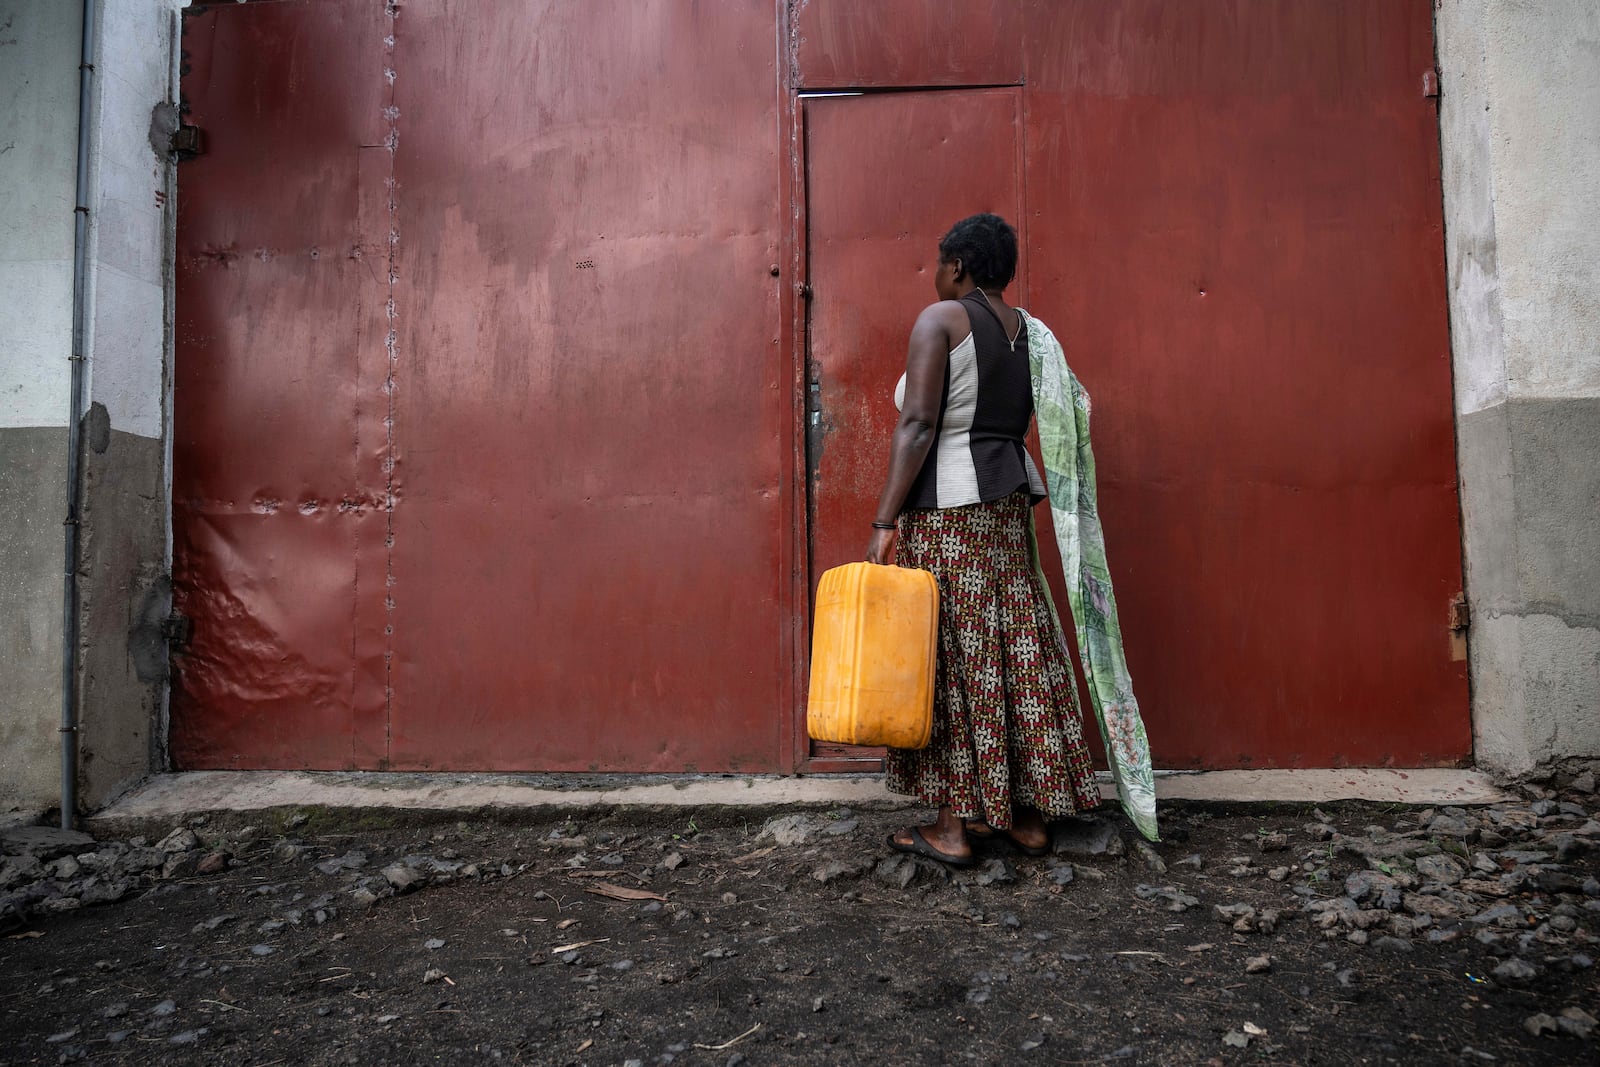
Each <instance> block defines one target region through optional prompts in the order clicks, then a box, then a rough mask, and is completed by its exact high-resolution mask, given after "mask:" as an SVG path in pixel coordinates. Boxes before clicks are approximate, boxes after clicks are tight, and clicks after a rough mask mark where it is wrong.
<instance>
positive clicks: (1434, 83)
mask: <svg viewBox="0 0 1600 1067" xmlns="http://www.w3.org/2000/svg"><path fill="white" fill-rule="evenodd" d="M1422 95H1423V96H1426V97H1428V98H1430V99H1433V100H1437V99H1439V72H1438V71H1436V70H1425V71H1423V72H1422Z"/></svg>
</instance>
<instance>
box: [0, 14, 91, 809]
mask: <svg viewBox="0 0 1600 1067" xmlns="http://www.w3.org/2000/svg"><path fill="white" fill-rule="evenodd" d="M78 38H79V21H78V9H77V6H76V5H74V4H61V3H56V2H54V0H0V294H3V296H0V810H4V809H10V808H15V807H18V806H22V807H45V806H47V805H48V804H49V803H50V802H51V800H52V798H53V797H54V796H55V795H56V782H57V778H58V774H57V767H58V765H59V764H58V759H57V752H58V750H59V735H58V734H57V732H56V728H57V725H58V720H59V718H60V714H61V587H62V562H63V558H64V557H63V554H62V537H61V520H62V518H63V517H64V516H65V515H66V499H67V498H66V484H67V482H66V478H67V474H66V472H67V430H66V423H67V398H68V380H69V374H70V367H71V364H70V362H69V360H68V357H69V356H70V355H71V354H72V226H73V218H72V206H73V205H72V187H73V172H74V162H75V153H76V136H77V128H78V43H79V41H78Z"/></svg>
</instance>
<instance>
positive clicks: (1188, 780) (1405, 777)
mask: <svg viewBox="0 0 1600 1067" xmlns="http://www.w3.org/2000/svg"><path fill="white" fill-rule="evenodd" d="M1100 791H1101V793H1102V795H1104V796H1105V797H1107V798H1108V799H1109V798H1111V797H1113V796H1114V795H1115V792H1114V789H1113V788H1112V785H1111V783H1110V781H1109V780H1107V779H1106V778H1105V777H1104V776H1103V775H1102V779H1101V784H1100ZM1156 797H1157V799H1158V800H1198V801H1219V802H1229V803H1250V802H1267V801H1274V802H1291V803H1327V802H1331V801H1336V800H1366V801H1375V802H1380V803H1394V804H1415V805H1446V804H1461V805H1474V804H1493V803H1497V802H1500V801H1505V800H1511V799H1513V797H1512V796H1511V795H1510V794H1509V793H1506V792H1505V791H1503V790H1502V789H1500V788H1499V787H1498V786H1497V785H1495V783H1494V781H1493V780H1492V779H1491V778H1490V777H1489V776H1488V775H1487V774H1484V773H1483V772H1481V771H1475V770H1459V769H1454V768H1431V767H1430V768H1418V769H1407V770H1397V769H1392V768H1363V769H1330V770H1320V769H1318V770H1258V771H1193V772H1189V771H1179V772H1164V771H1158V772H1157V773H1156ZM916 803H917V801H916V800H915V799H914V798H910V797H903V796H899V795H896V794H894V793H890V792H889V791H888V790H887V789H885V788H884V786H883V779H882V777H881V776H879V775H813V776H808V777H781V776H777V775H771V776H769V775H643V774H640V775H595V774H453V773H433V772H373V771H182V772H177V773H173V774H162V775H157V776H156V777H154V778H151V779H149V780H148V781H146V782H144V783H143V784H141V785H139V786H137V787H136V788H134V789H133V790H132V791H130V792H129V793H127V794H125V795H124V796H123V797H121V798H120V799H118V800H117V801H116V802H114V803H113V804H111V805H110V806H109V807H107V808H105V809H104V810H102V811H100V812H98V813H96V814H95V815H94V816H92V817H91V821H93V820H94V819H142V818H155V817H164V816H176V815H186V814H191V813H197V812H202V811H259V810H263V809H266V808H285V807H328V808H350V809H359V808H398V809H414V810H429V811H456V810H460V811H472V810H477V809H482V808H505V809H539V808H551V809H558V810H582V809H594V808H616V807H641V808H656V807H672V808H705V807H753V808H754V807H763V808H793V807H828V806H843V807H851V808H894V807H909V806H914V805H916Z"/></svg>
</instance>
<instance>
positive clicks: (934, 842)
mask: <svg viewBox="0 0 1600 1067" xmlns="http://www.w3.org/2000/svg"><path fill="white" fill-rule="evenodd" d="M888 844H889V847H890V848H892V849H894V850H895V851H896V852H909V853H911V854H913V855H917V856H926V857H928V858H929V859H932V860H938V861H939V862H940V863H948V864H949V865H950V866H952V867H966V866H970V865H971V863H972V844H971V843H970V842H969V841H968V840H967V831H966V826H965V824H964V823H963V822H962V820H960V819H958V818H956V817H955V816H954V815H953V814H951V812H950V809H949V808H940V809H939V817H938V818H937V819H936V820H934V822H933V823H932V824H930V825H928V826H908V827H906V828H904V829H902V830H898V831H896V832H895V833H893V834H890V835H889V841H888Z"/></svg>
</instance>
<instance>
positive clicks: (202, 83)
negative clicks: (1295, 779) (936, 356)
mask: <svg viewBox="0 0 1600 1067" xmlns="http://www.w3.org/2000/svg"><path fill="white" fill-rule="evenodd" d="M790 6H791V5H788V4H785V3H782V2H780V0H745V2H741V3H727V4H718V5H695V4H688V3H680V2H676V0H651V2H623V0H606V2H597V3H590V4H583V5H574V4H564V3H557V2H548V3H534V4H517V5H480V6H476V7H473V8H472V9H470V10H466V9H461V10H450V11H448V12H447V10H446V7H445V5H443V4H442V3H439V2H436V0H410V2H408V3H406V4H404V5H399V6H393V5H385V4H382V3H378V2H376V0H269V2H254V3H249V4H245V5H232V4H229V5H217V6H213V7H209V8H206V9H205V10H204V11H203V12H200V13H198V14H195V15H192V16H190V17H189V18H188V19H186V25H187V30H186V34H185V40H184V47H185V50H186V52H187V54H188V57H189V68H188V70H187V73H186V74H185V77H184V94H185V100H186V102H187V104H188V105H189V107H190V109H191V112H190V115H189V120H190V121H192V122H195V123H196V124H198V125H200V126H202V127H203V128H204V129H205V130H206V134H207V138H208V150H207V153H206V154H205V155H203V156H201V157H199V158H197V159H195V160H192V161H190V162H187V163H185V164H184V165H183V169H182V171H181V173H180V178H181V190H180V191H181V196H180V216H179V262H178V336H177V383H176V410H175V414H174V419H175V460H174V463H175V486H174V524H175V529H176V538H177V543H176V555H177V560H176V575H175V577H176V584H177V588H178V599H179V604H180V607H181V609H182V610H184V611H185V612H187V613H188V614H190V615H191V617H192V618H193V620H194V635H195V636H194V641H193V645H192V646H191V648H190V649H189V650H188V651H187V652H186V653H185V654H184V655H181V656H180V657H179V658H178V661H177V666H178V674H177V684H176V686H175V689H174V700H173V727H172V746H173V753H174V758H175V760H176V761H177V762H178V763H179V765H180V766H189V767H211V766H224V767H226V766H239V767H245V766H254V767H400V768H404V767H448V768H456V769H546V770H571V769H591V768H593V769H628V770H682V769H700V770H734V769H739V770H784V769H792V768H794V767H796V766H806V765H807V764H805V763H804V761H805V760H806V757H807V749H806V746H805V745H804V743H803V721H802V717H801V716H800V715H799V714H798V713H797V709H798V708H799V707H800V706H801V705H800V704H799V699H798V698H799V697H800V695H801V694H800V693H799V685H798V682H799V680H800V679H802V678H803V676H804V642H803V634H804V628H805V622H806V618H805V617H806V603H807V598H806V590H807V588H808V585H809V572H810V570H811V569H812V568H813V567H815V568H820V567H821V566H823V565H826V564H828V563H831V562H834V561H836V560H837V559H842V558H846V557H848V556H849V555H851V554H853V553H854V552H856V551H859V545H858V542H860V541H861V540H862V538H861V533H862V531H861V530H860V529H858V528H857V527H858V526H859V525H860V524H859V522H858V520H859V519H860V518H861V516H864V515H865V514H866V509H869V508H870V507H871V506H872V505H871V498H872V497H873V496H875V494H876V490H877V484H878V479H879V478H880V477H881V474H882V465H883V457H882V456H881V455H880V454H879V452H880V448H881V446H880V444H879V443H878V442H877V441H876V440H875V439H874V438H873V437H872V432H873V431H872V430H871V429H870V428H871V427H872V426H873V425H874V423H875V420H878V419H883V420H885V421H886V420H887V417H888V416H887V412H888V411H892V406H891V405H889V403H888V398H889V395H890V391H891V390H892V388H893V384H894V379H895V377H896V376H897V375H898V373H899V368H898V366H896V365H895V364H896V363H897V361H898V360H899V359H900V358H901V356H902V355H903V352H904V347H905V343H904V337H905V331H906V330H907V329H908V327H909V323H910V322H911V319H912V317H913V316H914V314H915V312H916V310H917V308H918V307H920V305H921V303H922V302H925V300H926V299H928V296H929V293H930V292H931V289H930V287H929V286H928V285H927V283H926V276H925V275H914V274H913V273H912V272H914V270H915V266H914V265H923V264H925V263H927V261H928V260H929V259H931V257H932V254H933V247H932V243H933V239H934V238H936V236H937V234H938V232H939V231H940V230H941V229H942V228H943V227H944V226H946V225H948V223H949V222H950V221H953V219H954V218H955V217H957V216H959V215H961V214H965V213H967V212H968V211H970V210H978V209H981V208H984V207H999V208H1001V209H1002V210H1004V211H1006V212H1007V213H1009V214H1011V215H1012V216H1013V217H1014V218H1015V219H1016V220H1017V221H1018V222H1019V223H1020V228H1021V230H1022V232H1023V236H1024V241H1025V245H1026V248H1025V252H1024V260H1025V262H1026V264H1027V265H1028V272H1029V273H1028V277H1027V279H1026V283H1027V284H1025V285H1019V288H1018V290H1017V291H1016V292H1017V295H1018V297H1019V299H1021V300H1022V301H1023V302H1024V303H1025V304H1026V305H1027V306H1029V307H1030V309H1031V310H1033V311H1035V312H1036V313H1038V314H1039V315H1041V316H1042V317H1043V318H1044V319H1045V320H1046V321H1048V322H1050V323H1051V324H1052V325H1053V326H1054V327H1055V329H1056V330H1057V332H1058V333H1059V334H1060V335H1061V336H1062V338H1063V340H1064V341H1066V343H1067V345H1068V348H1069V357H1070V358H1071V359H1072V361H1073V364H1074V367H1075V369H1076V370H1077V371H1078V373H1079V374H1080V376H1082V377H1083V379H1084V380H1085V381H1086V383H1087V384H1088V386H1089V388H1090V389H1091V391H1092V392H1093V393H1094V396H1095V399H1096V402H1097V409H1096V410H1097V422H1096V431H1097V446H1098V450H1099V457H1100V466H1101V474H1102V487H1101V489H1102V493H1101V499H1102V508H1103V512H1104V516H1105V523H1106V526H1107V529H1108V536H1109V541H1110V547H1111V556H1112V564H1113V568H1114V572H1115V574H1116V575H1117V579H1118V590H1119V594H1120V600H1121V602H1122V614H1123V622H1124V627H1125V630H1126V635H1127V642H1128V648H1129V657H1130V661H1131V666H1132V668H1133V672H1134V676H1135V678H1136V680H1137V684H1138V687H1139V692H1140V696H1141V699H1142V703H1143V705H1144V707H1145V710H1146V716H1147V720H1148V722H1149V725H1150V736H1151V741H1152V747H1153V749H1154V751H1155V755H1156V758H1157V762H1158V763H1159V764H1163V765H1167V766H1197V765H1205V766H1233V765H1242V764H1255V765H1317V764H1329V763H1345V762H1350V763H1384V762H1397V763H1438V762H1450V761H1455V760H1459V759H1461V758H1464V757H1465V756H1466V755H1467V754H1468V753H1469V751H1470V734H1469V730H1468V717H1467V704H1466V682H1465V672H1464V669H1463V664H1461V663H1460V662H1458V661H1456V660H1454V659H1452V656H1451V644H1450V639H1449V634H1448V632H1447V630H1446V625H1447V608H1448V605H1449V601H1450V599H1451V597H1452V596H1453V595H1454V594H1455V593H1456V592H1457V591H1458V590H1459V589H1460V580H1461V572H1460V554H1459V548H1458V541H1459V537H1458V534H1459V518H1458V513H1457V503H1456V492H1455V475H1454V452H1453V428H1452V421H1451V402H1450V380H1449V360H1448V339H1447V335H1446V331H1445V296H1444V266H1443V251H1442V239H1441V233H1440V230H1441V222H1440V217H1439V213H1440V199H1439V186H1438V182H1439V162H1438V141H1437V117H1436V115H1435V113H1434V110H1433V104H1432V101H1430V100H1429V99H1427V98H1426V97H1424V95H1423V92H1422V86H1423V75H1424V73H1426V72H1427V71H1429V70H1430V69H1431V64H1432V34H1431V24H1430V19H1431V7H1430V5H1429V4H1428V2H1427V0H1351V2H1348V3H1342V4H1337V5H1312V4H1301V3H1296V2H1291V0H1278V2H1274V0H1196V2H1194V3H1186V4H1171V3H1162V2H1157V0H1111V2H1106V0H1093V2H1088V0H1062V2H1046V0H1010V2H1005V3H997V4H992V5H984V6H983V7H982V8H981V9H979V8H977V7H974V6H972V5H958V4H954V3H947V2H942V0H884V2H882V3H875V4H857V3H846V2H843V0H810V2H809V3H806V4H803V5H800V4H796V5H792V6H793V7H794V8H795V9H796V11H795V13H793V14H791V13H790V11H789V10H788V8H789V7H790ZM396 11H398V14H396V13H395V12H396ZM932 87H948V88H949V89H950V91H949V92H939V93H932V92H926V91H923V92H911V93H908V92H904V91H903V90H908V89H917V90H927V89H929V88H932ZM959 87H968V88H959ZM972 87H977V88H972ZM983 87H993V88H983ZM1007 87H1009V88H1007ZM817 90H851V91H855V90H869V91H873V90H895V92H890V93H885V94H884V95H882V96H872V97H845V98H829V99H821V100H809V101H806V102H805V103H804V104H803V105H802V104H801V102H800V101H799V100H798V98H797V95H796V94H797V93H798V92H800V91H817ZM896 100H898V102H895V101H896ZM995 101H1004V102H1005V105H1004V106H1007V107H1009V108H1011V109H1012V113H1013V114H1016V115H1018V116H1019V117H1018V119H1017V121H1016V125H1015V131H1016V139H1015V140H1014V141H1013V142H1012V144H1011V146H1010V149H1009V152H1010V154H1009V158H1010V159H1011V160H1012V161H1013V162H1012V163H1011V164H1008V166H1012V167H1014V168H1015V171H1014V174H1013V176H1012V177H1010V178H1008V179H1007V181H1008V182H1009V183H1010V184H1011V187H1012V191H1011V192H1010V193H1009V194H1006V195H1001V194H1000V193H994V194H990V195H988V196H987V197H984V194H982V193H981V191H979V192H973V191H971V188H969V184H968V183H967V179H968V177H971V174H970V173H969V172H968V171H967V170H964V169H963V167H962V163H961V161H956V162H955V163H953V164H952V163H951V162H950V161H949V160H948V159H944V158H942V157H940V155H939V151H940V149H939V148H938V146H937V145H936V143H935V142H934V140H933V139H932V135H933V134H934V133H935V132H936V131H938V130H939V129H940V126H939V123H945V122H955V123H957V124H959V123H960V122H961V121H962V120H961V118H960V115H961V113H962V110H963V109H964V108H967V107H969V106H970V107H988V106H999V105H997V104H995V103H994V102H995ZM928 108H931V109H932V110H931V111H930V110H927V109H928ZM802 110H804V111H805V122H804V123H802V121H801V112H802ZM890 112H894V113H895V114H896V115H898V116H899V118H898V119H897V120H896V121H893V122H883V121H882V120H881V119H880V118H877V117H874V118H871V119H865V120H860V122H858V120H857V119H855V118H852V117H851V116H857V115H868V114H869V113H871V114H872V115H874V116H879V115H886V114H888V113H890ZM835 118H836V119H837V124H835ZM861 122H864V123H865V125H861V124H860V123H861ZM862 131H865V132H869V133H874V134H875V135H876V136H879V137H891V138H893V139H896V140H895V141H894V143H895V144H903V146H904V147H903V148H902V149H900V150H899V151H900V152H901V154H902V159H903V161H902V162H900V163H898V164H896V162H895V154H894V153H889V154H887V155H885V154H884V152H885V145H883V144H881V143H877V141H876V140H874V141H865V140H859V137H860V134H861V132H862ZM802 133H805V134H807V135H810V136H812V137H813V138H814V139H813V140H812V141H811V142H810V145H809V150H810V152H811V154H810V155H808V154H807V151H808V146H807V145H805V144H803V143H802V141H801V135H802ZM853 137H854V138H857V141H856V143H852V138H853ZM830 145H831V146H832V147H831V148H830V147H829V146H830ZM824 149H826V151H825V152H824V151H823V150H824ZM930 161H939V162H940V163H941V165H937V166H929V165H926V164H927V163H928V162H930ZM919 163H922V164H923V165H922V166H919V165H918V164H919ZM829 168H833V169H832V170H829ZM852 168H855V170H856V172H857V173H858V175H865V176H870V178H871V180H866V181H861V180H858V179H857V178H852V177H851V169H852ZM830 174H831V175H833V177H832V178H831V179H830V178H829V175H830ZM826 180H831V181H833V184H832V185H831V186H829V188H830V189H831V190H832V191H831V192H828V193H827V194H826V196H820V195H819V190H821V189H822V184H821V183H823V182H824V181H826ZM808 182H810V183H811V185H812V188H811V192H810V194H809V196H810V200H809V201H808V192H807V189H808ZM1000 184H1001V185H1005V184H1006V182H1001V183H1000ZM975 188H978V189H980V190H981V188H982V187H981V186H978V187H975ZM852 190H855V191H856V192H857V193H859V194H860V197H861V199H854V198H853V197H852V196H851V191H852ZM891 193H892V194H893V195H892V196H885V195H884V194H891ZM869 196H876V197H878V198H879V199H878V200H876V201H873V200H869V199H868V197H869ZM1007 197H1009V199H1008V198H1007ZM975 199H981V200H982V202H971V201H974V200H975ZM872 204H876V205H877V206H875V207H874V206H870V205H872ZM885 204H887V205H888V207H885ZM825 205H826V206H825ZM890 209H894V210H901V214H900V215H899V216H898V217H895V216H893V215H892V213H891V212H890ZM902 209H903V210H902ZM808 211H809V213H810V220H809V224H808V223H807V212H808ZM830 211H831V212H832V214H831V215H830V214H829V212H830ZM902 230H903V231H904V232H905V237H904V239H903V240H902V239H898V234H899V233H900V232H901V231H902ZM891 235H893V236H894V237H895V238H896V239H890V237H891ZM852 241H854V242H856V244H855V245H851V244H850V242H852ZM847 249H850V250H851V251H850V254H849V255H842V252H843V251H845V250H847ZM808 256H809V262H808V261H807V257H808ZM808 269H809V273H806V271H807V270H808ZM852 279H867V280H866V281H853V280H852ZM808 280H809V281H810V282H812V283H813V284H814V285H815V287H816V292H817V300H816V306H815V309H814V311H815V318H814V319H813V321H812V322H811V324H810V325H811V328H812V331H813V332H812V336H811V338H810V343H811V345H812V348H813V350H814V351H815V352H817V353H818V355H819V358H818V366H819V368H820V370H821V372H822V376H821V379H820V382H819V384H820V385H821V391H820V392H819V394H818V395H819V397H821V398H822V402H821V408H820V412H821V413H820V416H819V427H821V428H828V427H829V424H830V422H831V431H832V432H829V433H827V434H826V435H825V438H824V447H823V448H822V450H821V452H820V455H819V456H818V463H817V470H818V473H819V476H820V478H821V481H820V482H819V483H818V485H817V486H816V487H815V492H814V494H812V498H811V499H812V504H813V506H814V511H815V514H814V520H815V521H814V523H812V524H810V525H809V526H808V520H807V474H808V471H807V467H806V462H805V452H806V449H805V429H806V426H805V421H804V420H805V415H806V406H807V405H806V401H805V391H806V386H807V378H808V376H807V375H806V374H805V371H804V353H805V352H806V351H807V344H808V338H807V336H806V321H805V317H804V313H803V308H804V303H803V300H802V299H801V297H800V295H799V287H800V286H801V285H802V284H804V283H805V282H807V281H808ZM863 285H868V286H875V287H876V291H875V292H872V293H871V294H870V299H862V300H861V301H860V302H859V303H860V307H859V308H856V307H854V305H852V306H851V307H850V308H845V307H844V305H839V304H835V303H831V302H830V301H833V300H835V299H836V295H835V290H836V289H838V288H840V287H841V286H843V287H845V288H849V287H852V286H853V287H856V288H860V287H862V286H863ZM841 309H843V310H841ZM846 312H848V314H846ZM829 330H832V331H834V332H833V333H832V334H830V333H829V332H828V331H829ZM846 331H848V332H846ZM875 405H876V406H875ZM863 413H866V414H865V415H863ZM858 415H862V417H859V418H858V417H857V416H858ZM861 430H865V432H859V431H861ZM808 543H809V544H811V545H812V546H813V548H814V549H815V555H814V558H810V557H809V556H808V552H807V550H806V546H807V545H808ZM797 635H799V637H800V638H801V640H799V641H797V640H796V636H797ZM797 761H798V762H797ZM809 766H812V767H816V768H821V767H823V766H827V764H823V763H811V764H809Z"/></svg>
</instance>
